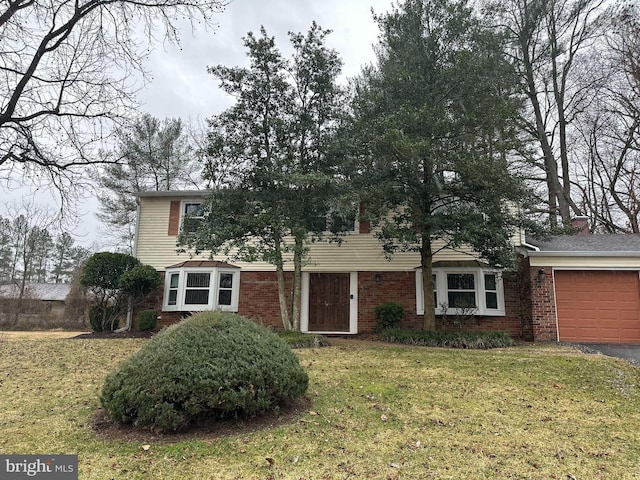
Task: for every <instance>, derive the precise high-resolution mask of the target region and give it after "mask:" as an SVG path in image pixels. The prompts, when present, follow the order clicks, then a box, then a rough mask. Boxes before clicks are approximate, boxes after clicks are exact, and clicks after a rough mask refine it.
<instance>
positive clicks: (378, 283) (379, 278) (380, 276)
mask: <svg viewBox="0 0 640 480" xmlns="http://www.w3.org/2000/svg"><path fill="white" fill-rule="evenodd" d="M374 278H375V281H376V285H380V284H381V283H382V275H380V274H379V273H376V276H375V277H374Z"/></svg>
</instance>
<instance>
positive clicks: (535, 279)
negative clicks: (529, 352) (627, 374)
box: [526, 234, 640, 344]
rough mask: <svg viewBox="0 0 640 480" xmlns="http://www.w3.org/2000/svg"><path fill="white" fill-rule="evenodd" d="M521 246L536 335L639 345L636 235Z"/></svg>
mask: <svg viewBox="0 0 640 480" xmlns="http://www.w3.org/2000/svg"><path fill="white" fill-rule="evenodd" d="M526 245H527V246H528V247H529V248H530V249H531V250H530V251H528V252H526V256H527V257H528V262H529V266H530V287H531V319H532V328H533V338H534V339H535V340H555V341H561V342H584V343H628V344H640V235H625V234H618V235H616V234H608V235H599V234H592V235H562V236H558V237H553V238H551V239H549V240H545V241H540V242H536V241H531V242H529V243H528V244H526Z"/></svg>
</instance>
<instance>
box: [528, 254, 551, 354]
mask: <svg viewBox="0 0 640 480" xmlns="http://www.w3.org/2000/svg"><path fill="white" fill-rule="evenodd" d="M528 270H529V281H530V284H531V290H530V298H531V329H532V334H533V335H532V336H533V339H535V340H536V341H553V342H555V341H557V340H558V326H557V322H556V299H555V292H554V288H553V269H552V268H551V267H530V268H529V269H528Z"/></svg>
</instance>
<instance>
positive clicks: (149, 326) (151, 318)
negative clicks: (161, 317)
mask: <svg viewBox="0 0 640 480" xmlns="http://www.w3.org/2000/svg"><path fill="white" fill-rule="evenodd" d="M157 323H158V311H157V310H142V311H141V312H140V313H138V330H140V331H141V332H146V331H147V330H153V329H154V328H155V326H156V324H157Z"/></svg>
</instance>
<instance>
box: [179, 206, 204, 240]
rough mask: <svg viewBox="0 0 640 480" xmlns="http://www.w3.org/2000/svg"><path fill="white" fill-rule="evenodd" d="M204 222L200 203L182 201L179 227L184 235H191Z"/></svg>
mask: <svg viewBox="0 0 640 480" xmlns="http://www.w3.org/2000/svg"><path fill="white" fill-rule="evenodd" d="M203 220H204V209H203V208H202V202H201V201H198V200H184V201H183V202H182V205H181V208H180V225H182V231H183V232H185V233H193V232H195V231H196V230H198V227H199V226H200V224H201V223H202V221H203Z"/></svg>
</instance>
